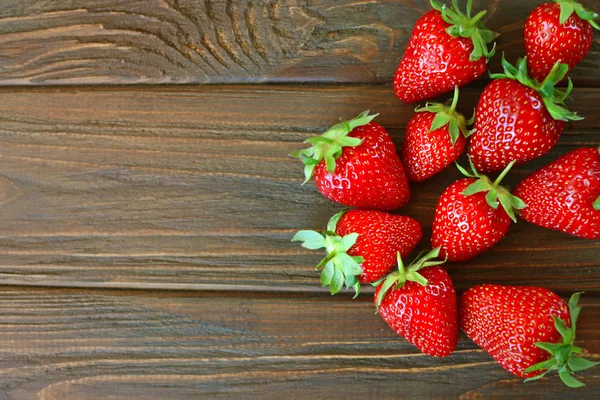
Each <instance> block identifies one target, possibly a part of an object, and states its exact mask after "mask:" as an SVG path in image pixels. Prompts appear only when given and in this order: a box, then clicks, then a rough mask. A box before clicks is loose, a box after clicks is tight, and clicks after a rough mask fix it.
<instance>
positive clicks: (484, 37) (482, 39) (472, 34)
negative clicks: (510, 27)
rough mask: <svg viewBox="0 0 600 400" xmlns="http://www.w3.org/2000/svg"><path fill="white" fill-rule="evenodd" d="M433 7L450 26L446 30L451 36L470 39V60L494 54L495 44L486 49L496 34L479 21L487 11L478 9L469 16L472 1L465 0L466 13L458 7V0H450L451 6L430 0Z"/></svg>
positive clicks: (487, 57) (489, 56)
mask: <svg viewBox="0 0 600 400" xmlns="http://www.w3.org/2000/svg"><path fill="white" fill-rule="evenodd" d="M430 3H431V6H432V7H433V9H435V10H437V11H439V12H440V13H441V14H442V18H443V19H444V21H446V22H447V23H448V24H449V25H450V26H449V27H448V28H446V32H447V33H448V34H449V35H450V36H452V37H463V38H468V39H471V43H472V44H473V51H472V52H471V54H470V55H469V60H470V61H477V60H479V59H480V58H481V57H485V58H486V59H489V58H491V57H492V56H493V54H494V49H495V48H496V46H495V44H494V46H493V47H492V49H491V50H488V46H487V45H488V44H489V43H490V42H492V41H493V40H494V39H495V38H496V36H497V35H496V34H495V33H494V32H492V31H490V30H489V29H488V28H486V27H485V25H483V24H482V23H481V19H482V18H483V16H484V15H485V14H486V13H487V11H485V10H484V11H480V12H479V13H478V14H477V15H475V17H472V18H471V9H472V6H473V1H472V0H470V1H468V2H467V10H466V14H465V13H463V12H462V11H461V10H460V8H459V7H458V2H457V1H456V0H452V7H446V6H444V5H442V4H441V3H439V2H438V1H437V0H430Z"/></svg>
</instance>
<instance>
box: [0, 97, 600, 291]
mask: <svg viewBox="0 0 600 400" xmlns="http://www.w3.org/2000/svg"><path fill="white" fill-rule="evenodd" d="M476 98H477V92H475V91H467V92H465V93H464V96H463V103H462V106H463V108H465V109H467V110H470V109H472V108H471V106H472V105H473V104H474V103H475V101H476ZM597 98H598V91H597V90H594V89H587V90H578V91H576V92H575V93H574V100H575V102H574V108H575V109H578V110H579V111H580V112H581V113H582V114H583V115H585V116H587V117H588V118H586V119H585V120H583V121H581V122H578V123H576V124H571V126H570V127H569V129H568V131H567V132H566V133H565V135H564V137H563V138H562V139H561V142H560V144H559V145H558V146H557V147H556V148H555V149H554V150H553V151H552V153H551V154H550V155H548V156H546V157H543V158H542V159H540V160H538V161H536V162H532V163H531V164H528V165H524V166H522V167H518V168H515V170H514V172H513V173H511V176H509V177H508V183H510V184H515V183H516V182H518V181H519V180H520V179H522V178H523V177H524V176H525V175H526V174H528V173H530V172H531V171H533V170H534V169H535V168H537V167H539V166H540V165H542V164H544V163H546V162H548V161H549V160H551V159H553V158H555V157H557V156H558V155H559V154H562V153H564V152H566V151H568V150H570V149H573V148H575V147H578V146H584V145H598V143H600V130H598V129H597V128H598V127H600V116H599V115H598V114H597V113H595V104H596V99H597ZM0 104H1V112H0V254H2V257H0V284H13V285H50V286H74V287H115V288H116V287H118V288H123V287H130V288H149V289H152V288H169V289H217V290H220V289H231V288H234V289H235V290H275V291H306V290H321V288H320V286H319V283H318V274H316V273H315V271H314V269H313V266H314V265H315V264H316V263H317V261H318V260H319V258H320V257H321V254H320V253H319V252H312V251H308V250H304V249H302V248H300V247H299V246H298V245H297V244H292V243H290V238H291V236H292V235H293V233H294V232H295V231H296V230H298V229H308V228H311V229H321V228H322V227H324V225H325V223H326V221H327V219H328V218H329V217H330V216H331V215H333V214H334V213H335V212H337V211H338V210H339V209H340V207H339V206H337V205H336V204H333V203H332V202H330V201H328V200H326V199H324V198H323V197H322V196H321V195H320V193H318V192H317V191H316V189H315V187H314V185H313V184H307V185H305V186H300V183H301V179H302V177H301V175H302V167H301V165H300V163H299V162H298V161H297V160H294V159H291V158H290V157H288V156H287V154H288V152H290V151H291V150H293V149H296V148H298V147H299V146H301V144H300V143H301V141H302V140H304V139H305V138H307V137H309V136H311V135H313V134H316V133H318V132H322V131H323V130H324V129H326V128H327V127H328V126H330V125H331V124H332V123H335V122H336V121H337V120H338V118H339V117H351V116H354V115H356V114H358V112H360V111H361V110H363V109H365V108H371V109H372V110H373V111H376V112H380V113H381V115H380V117H378V120H379V121H380V122H381V123H382V124H383V125H384V126H387V127H388V128H389V130H390V132H391V134H392V136H393V138H394V140H395V141H396V143H397V144H398V145H399V144H400V143H401V141H402V135H403V133H402V131H403V127H404V125H405V124H406V123H407V121H408V119H409V118H410V115H411V113H412V107H411V106H403V105H401V104H400V103H399V101H397V100H396V99H395V97H394V95H393V93H392V91H391V88H390V87H388V86H380V87H364V86H359V87H349V86H341V87H334V86H333V87H296V86H252V87H247V86H211V87H195V88H193V87H180V88H177V89H174V88H154V89H147V90H138V89H126V88H121V89H116V90H87V89H82V88H71V89H30V90H20V89H15V90H11V89H8V88H5V89H3V90H0ZM575 128H577V130H574V129H575ZM458 177H459V174H458V172H457V171H456V170H455V169H453V168H452V169H450V170H448V171H446V172H445V173H443V174H442V175H441V176H439V177H438V178H436V179H433V180H430V181H428V182H425V183H422V184H418V185H413V197H412V201H411V202H410V204H409V206H407V207H405V208H403V209H401V210H399V211H398V212H399V213H404V214H408V215H411V216H413V217H415V218H417V219H418V220H419V221H420V222H421V223H422V224H423V226H424V227H425V236H424V237H425V240H423V242H422V247H426V246H428V245H429V244H428V243H427V239H426V238H428V237H429V235H430V232H431V223H432V218H433V211H434V208H435V204H436V203H437V198H438V196H439V195H440V194H441V193H442V191H443V190H444V188H445V187H446V186H447V185H449V184H450V183H451V182H452V181H453V180H455V179H457V178H458ZM599 249H600V243H599V242H598V241H586V240H583V239H578V238H574V237H570V236H568V235H565V234H561V233H558V232H552V231H549V230H545V229H542V228H538V227H535V226H532V225H529V224H527V223H524V222H520V223H518V224H516V225H514V226H513V227H512V229H511V231H510V232H509V234H508V235H507V237H506V238H505V239H504V240H502V242H501V243H500V244H499V245H498V246H496V247H494V248H493V249H492V250H490V251H489V252H488V253H486V254H484V255H482V256H480V257H478V258H476V259H475V260H473V261H471V262H469V263H465V264H461V265H449V266H448V268H449V270H450V271H451V274H452V276H453V277H454V279H455V280H456V282H457V286H458V287H459V289H464V288H466V287H468V286H470V285H473V284H476V283H484V282H496V283H505V284H511V283H523V282H535V283H538V284H540V285H544V286H547V287H549V288H552V289H556V290H564V291H570V290H575V289H581V290H587V291H594V292H598V291H600V268H598V266H599V260H598V254H599ZM367 290H368V289H367Z"/></svg>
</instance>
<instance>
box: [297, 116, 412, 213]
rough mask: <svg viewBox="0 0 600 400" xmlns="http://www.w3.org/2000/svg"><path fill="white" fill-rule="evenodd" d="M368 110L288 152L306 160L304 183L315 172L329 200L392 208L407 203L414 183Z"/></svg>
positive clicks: (347, 204)
mask: <svg viewBox="0 0 600 400" xmlns="http://www.w3.org/2000/svg"><path fill="white" fill-rule="evenodd" d="M376 116H377V114H375V115H369V112H368V111H365V112H363V113H361V114H359V115H358V117H356V118H354V119H352V120H350V121H342V122H341V123H339V124H337V125H334V126H333V127H331V128H330V129H329V130H328V131H327V132H325V133H324V134H323V135H321V136H315V137H312V138H310V139H307V140H306V141H305V143H310V144H311V145H312V147H310V148H307V149H303V150H300V151H296V152H294V153H292V154H290V155H291V156H292V157H296V158H300V159H301V160H302V162H303V163H304V165H305V166H304V175H305V181H304V183H306V182H307V181H308V180H310V178H311V177H313V176H314V179H315V183H316V185H317V189H318V190H319V191H320V192H321V193H322V194H323V195H324V196H325V197H327V198H328V199H330V200H333V201H337V202H338V203H340V204H342V205H345V206H350V207H358V208H369V209H378V210H394V209H396V208H400V207H402V206H403V205H404V204H406V203H407V202H408V199H409V197H410V188H409V186H408V179H407V177H406V173H405V172H404V168H403V167H402V162H401V161H400V157H399V156H398V154H397V153H396V146H395V145H394V142H393V141H392V139H391V137H390V135H389V134H388V133H387V131H386V130H385V129H384V128H383V127H382V126H381V125H379V124H377V123H376V122H372V120H373V118H375V117H376Z"/></svg>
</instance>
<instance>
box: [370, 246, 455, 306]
mask: <svg viewBox="0 0 600 400" xmlns="http://www.w3.org/2000/svg"><path fill="white" fill-rule="evenodd" d="M440 249H441V247H436V248H435V249H433V250H431V251H430V252H428V253H426V254H423V253H421V254H419V255H418V256H417V257H416V258H415V260H414V261H413V262H412V263H410V265H409V266H408V267H404V262H403V261H402V257H401V256H400V253H399V252H398V270H397V271H394V272H392V273H390V274H389V275H388V276H387V277H385V278H383V279H381V280H379V281H377V282H375V283H373V286H379V285H381V288H380V289H379V292H378V293H377V298H376V299H375V308H376V311H375V313H376V314H377V312H378V311H379V307H380V306H381V302H382V301H383V298H384V297H385V295H386V293H387V292H388V291H389V290H390V288H391V287H392V286H393V287H394V289H400V288H402V287H403V286H404V284H405V283H406V281H410V282H416V283H418V284H419V285H421V286H427V285H428V284H429V282H427V279H426V278H425V277H424V276H423V275H421V274H420V273H419V272H418V271H419V270H421V269H423V268H428V267H433V266H435V265H441V264H443V263H445V262H446V260H436V259H437V258H438V257H439V255H440Z"/></svg>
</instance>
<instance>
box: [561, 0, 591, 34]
mask: <svg viewBox="0 0 600 400" xmlns="http://www.w3.org/2000/svg"><path fill="white" fill-rule="evenodd" d="M554 1H555V2H556V3H558V5H559V6H560V19H559V22H560V24H561V25H564V23H565V22H567V20H568V19H569V17H570V16H571V15H573V13H576V14H577V16H578V17H579V18H581V19H582V20H584V21H587V22H589V23H590V25H591V26H593V27H594V29H600V26H598V23H597V22H596V21H594V20H595V19H596V18H598V13H595V12H594V11H592V10H588V9H587V8H585V7H583V5H582V4H581V3H578V2H577V1H575V0H554Z"/></svg>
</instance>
